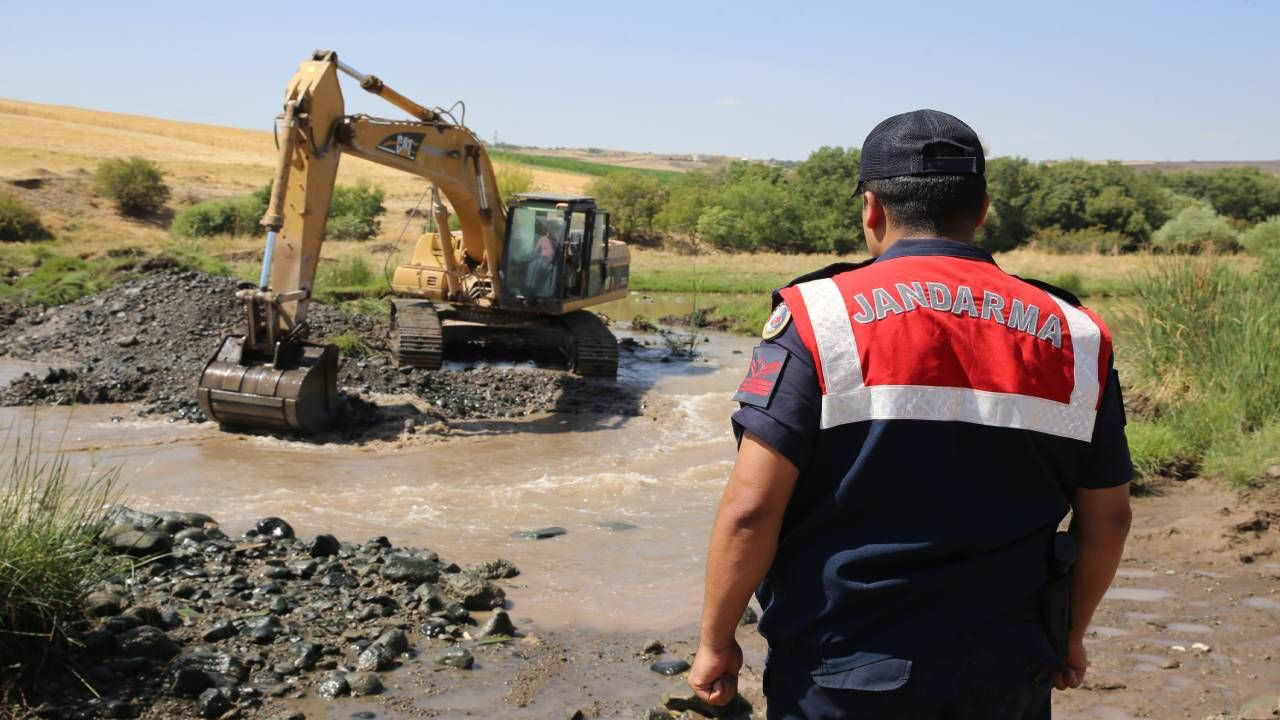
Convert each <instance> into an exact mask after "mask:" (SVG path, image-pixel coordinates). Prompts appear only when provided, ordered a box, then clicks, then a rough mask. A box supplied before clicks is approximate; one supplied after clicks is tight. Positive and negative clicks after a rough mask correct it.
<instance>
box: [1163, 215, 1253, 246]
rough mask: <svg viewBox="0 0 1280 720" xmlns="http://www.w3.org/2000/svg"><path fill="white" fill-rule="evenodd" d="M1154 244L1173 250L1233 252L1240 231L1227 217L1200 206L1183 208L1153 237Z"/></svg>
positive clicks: (1237, 243) (1237, 244) (1237, 242)
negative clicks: (1237, 230)
mask: <svg viewBox="0 0 1280 720" xmlns="http://www.w3.org/2000/svg"><path fill="white" fill-rule="evenodd" d="M1151 245H1152V247H1154V248H1156V249H1158V250H1164V251H1165V252H1172V253H1194V252H1201V251H1204V250H1219V251H1230V250H1236V249H1238V248H1239V246H1240V242H1239V233H1237V232H1236V230H1235V228H1233V227H1231V224H1230V223H1228V222H1227V219H1226V218H1224V217H1222V216H1221V215H1219V214H1218V213H1216V212H1214V211H1213V210H1212V209H1210V208H1207V207H1200V206H1191V207H1187V208H1183V209H1182V210H1181V211H1180V212H1179V213H1178V214H1177V215H1175V216H1174V217H1173V219H1172V220H1170V221H1169V222H1167V223H1165V224H1164V225H1162V226H1161V227H1160V229H1159V230H1157V231H1156V233H1155V235H1153V236H1152V237H1151Z"/></svg>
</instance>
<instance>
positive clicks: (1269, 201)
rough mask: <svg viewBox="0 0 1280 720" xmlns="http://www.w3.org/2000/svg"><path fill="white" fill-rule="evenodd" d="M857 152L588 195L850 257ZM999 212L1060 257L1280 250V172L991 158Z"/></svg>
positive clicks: (1015, 234) (1022, 237)
mask: <svg viewBox="0 0 1280 720" xmlns="http://www.w3.org/2000/svg"><path fill="white" fill-rule="evenodd" d="M859 155H860V152H859V150H858V149H857V148H841V147H822V148H819V149H818V150H816V151H814V152H813V153H812V154H811V155H809V157H808V158H807V159H806V160H804V161H803V162H801V163H799V164H797V165H795V166H794V167H792V168H782V167H778V166H775V165H768V164H764V163H751V162H746V161H736V162H733V163H730V164H729V165H727V166H724V167H722V168H718V169H715V170H698V171H693V172H689V173H685V174H683V175H680V176H678V177H676V178H674V179H670V180H668V181H666V182H660V181H659V180H657V179H655V178H652V177H647V176H645V175H642V174H638V173H627V172H620V173H615V174H612V175H607V176H605V177H601V178H598V179H597V180H595V181H593V183H592V184H591V186H590V189H589V192H590V193H591V194H592V195H593V196H594V197H595V198H596V200H597V202H598V203H599V204H600V205H601V206H603V207H605V208H607V209H608V210H610V211H611V212H612V223H613V227H614V229H615V232H618V233H619V234H620V235H621V236H622V237H624V238H625V239H627V240H628V241H631V242H637V243H640V244H661V243H662V242H663V241H664V240H667V239H671V238H682V239H685V240H691V241H693V242H694V244H695V245H707V246H711V247H715V248H719V249H723V250H738V251H762V250H768V251H775V252H837V253H844V252H850V251H854V250H857V249H859V248H862V247H864V241H863V237H862V225H861V211H862V207H861V206H862V201H861V198H860V197H854V194H853V188H854V184H855V183H856V182H857V178H858V170H859ZM987 183H988V193H989V194H990V195H991V208H990V210H989V212H988V214H987V222H986V224H985V225H984V226H983V228H982V229H981V230H979V233H978V238H977V239H978V241H979V242H980V243H981V244H982V246H983V247H986V248H987V249H989V250H993V251H999V250H1011V249H1013V248H1016V247H1019V246H1021V245H1026V244H1035V245H1036V246H1038V247H1042V248H1045V249H1048V250H1050V251H1058V252H1086V251H1100V252H1129V251H1134V250H1141V249H1155V250H1163V251H1168V252H1197V251H1200V250H1202V249H1205V248H1206V247H1212V248H1213V249H1216V250H1220V251H1231V250H1236V249H1239V248H1240V247H1248V248H1250V249H1260V247H1261V246H1262V245H1265V246H1270V247H1280V177H1278V176H1275V175H1269V174H1266V173H1263V172H1262V171H1260V170H1258V169H1257V168H1247V167H1246V168H1226V169H1217V170H1211V171H1180V172H1161V171H1158V170H1136V169H1134V168H1133V167H1130V166H1127V165H1122V164H1120V163H1090V162H1084V161H1079V160H1073V161H1067V162H1052V163H1032V162H1030V161H1028V160H1026V159H1023V158H1010V157H999V158H991V159H989V160H988V161H987Z"/></svg>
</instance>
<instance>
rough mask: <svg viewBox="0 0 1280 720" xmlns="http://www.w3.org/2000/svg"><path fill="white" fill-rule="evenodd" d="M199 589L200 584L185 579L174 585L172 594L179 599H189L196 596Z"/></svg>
mask: <svg viewBox="0 0 1280 720" xmlns="http://www.w3.org/2000/svg"><path fill="white" fill-rule="evenodd" d="M199 590H200V586H199V585H197V584H195V583H193V582H190V581H185V580H184V581H182V582H180V583H178V584H177V585H174V586H173V590H172V594H173V596H174V597H176V598H178V599H179V600H187V599H189V598H191V597H193V596H195V594H196V593H197V592H198V591H199Z"/></svg>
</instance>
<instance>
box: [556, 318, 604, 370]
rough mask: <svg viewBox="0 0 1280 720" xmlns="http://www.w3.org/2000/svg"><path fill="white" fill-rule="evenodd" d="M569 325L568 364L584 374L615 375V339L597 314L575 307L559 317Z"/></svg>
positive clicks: (566, 325)
mask: <svg viewBox="0 0 1280 720" xmlns="http://www.w3.org/2000/svg"><path fill="white" fill-rule="evenodd" d="M560 321H561V322H562V323H564V325H565V327H566V328H568V329H569V333H570V336H571V338H570V340H569V366H570V367H571V368H573V371H574V372H575V373H577V374H579V375H583V376H586V377H606V378H610V379H612V378H616V377H618V339H617V338H615V337H614V336H613V333H611V332H609V328H608V327H607V326H605V324H604V321H603V320H601V319H600V317H599V316H598V315H596V314H595V313H593V312H590V311H587V310H575V311H573V312H571V313H569V314H567V315H565V316H563V317H561V318H560Z"/></svg>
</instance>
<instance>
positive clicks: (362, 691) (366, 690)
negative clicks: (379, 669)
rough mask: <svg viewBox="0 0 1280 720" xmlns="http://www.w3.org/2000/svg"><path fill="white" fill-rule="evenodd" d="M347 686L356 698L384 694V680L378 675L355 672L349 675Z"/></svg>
mask: <svg viewBox="0 0 1280 720" xmlns="http://www.w3.org/2000/svg"><path fill="white" fill-rule="evenodd" d="M347 685H348V686H349V687H350V689H351V694H352V696H354V697H359V696H361V695H377V694H378V693H380V692H382V678H380V677H378V675H377V673H371V672H354V673H351V674H349V675H347Z"/></svg>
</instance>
